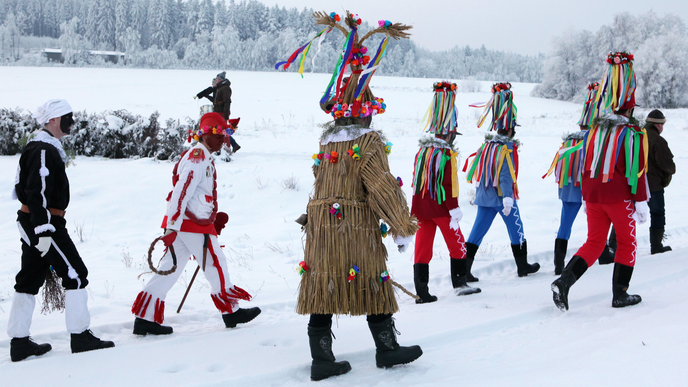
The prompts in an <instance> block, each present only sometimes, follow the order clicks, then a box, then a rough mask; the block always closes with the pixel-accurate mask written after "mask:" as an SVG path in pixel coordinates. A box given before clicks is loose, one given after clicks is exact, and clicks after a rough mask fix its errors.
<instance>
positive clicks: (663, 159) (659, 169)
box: [647, 125, 676, 192]
mask: <svg viewBox="0 0 688 387" xmlns="http://www.w3.org/2000/svg"><path fill="white" fill-rule="evenodd" d="M647 141H648V144H649V146H650V151H649V155H648V158H647V159H648V160H647V180H648V182H649V183H650V192H654V191H659V190H661V189H662V188H665V187H667V186H668V185H669V183H671V175H673V174H674V173H676V165H675V164H674V155H673V154H672V153H671V150H670V149H669V144H667V141H666V140H665V139H664V138H663V137H662V136H660V135H659V131H658V130H657V128H655V127H654V125H651V126H649V127H648V128H647Z"/></svg>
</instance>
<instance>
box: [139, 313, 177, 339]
mask: <svg viewBox="0 0 688 387" xmlns="http://www.w3.org/2000/svg"><path fill="white" fill-rule="evenodd" d="M171 333H172V327H168V326H164V325H160V324H158V323H156V322H153V321H148V320H144V319H142V318H138V317H137V318H136V320H134V334H135V335H141V336H145V335H147V334H151V335H169V334H171Z"/></svg>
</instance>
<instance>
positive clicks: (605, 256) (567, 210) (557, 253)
mask: <svg viewBox="0 0 688 387" xmlns="http://www.w3.org/2000/svg"><path fill="white" fill-rule="evenodd" d="M599 86H600V84H599V83H598V82H595V83H590V84H588V95H587V98H586V99H585V106H584V108H583V113H582V116H581V119H580V120H579V121H578V126H579V128H580V131H578V132H575V133H570V134H568V135H566V137H565V138H564V142H563V143H562V144H561V147H560V148H559V151H557V154H556V155H555V156H554V160H553V161H552V165H551V166H550V168H549V171H547V173H546V174H545V175H544V176H542V178H543V179H544V178H545V177H547V176H549V175H551V174H552V173H554V174H555V177H556V182H557V184H558V185H559V200H561V217H560V221H559V231H557V239H555V241H554V274H556V275H560V274H561V272H562V271H563V270H564V261H565V260H566V249H567V247H568V243H569V238H570V237H571V227H572V226H573V221H574V220H576V215H578V211H579V210H580V208H581V205H582V204H583V193H582V191H581V182H582V180H583V176H582V168H581V166H580V161H581V160H580V153H569V154H568V156H567V157H561V156H560V152H562V151H566V149H569V148H571V147H573V146H575V145H576V144H578V143H580V142H581V141H582V140H583V137H584V136H585V133H587V131H588V129H590V127H591V126H592V124H593V119H594V118H595V117H597V111H596V109H595V107H594V103H593V102H594V101H595V96H596V95H597V93H598V91H599ZM598 262H599V263H600V265H608V264H610V263H614V254H613V253H612V252H611V250H610V248H609V246H608V245H606V246H605V248H604V250H603V251H602V255H600V258H599V260H598Z"/></svg>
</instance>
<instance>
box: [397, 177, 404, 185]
mask: <svg viewBox="0 0 688 387" xmlns="http://www.w3.org/2000/svg"><path fill="white" fill-rule="evenodd" d="M397 181H398V182H399V187H403V186H404V182H403V181H401V177H399V176H397Z"/></svg>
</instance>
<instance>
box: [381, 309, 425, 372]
mask: <svg viewBox="0 0 688 387" xmlns="http://www.w3.org/2000/svg"><path fill="white" fill-rule="evenodd" d="M368 327H369V328H370V333H372V334H373V340H375V348H376V351H375V363H376V365H377V366H378V368H383V367H384V368H389V367H392V366H395V365H399V364H407V363H410V362H412V361H414V360H416V359H418V358H419V357H421V355H422V354H423V350H422V349H420V346H418V345H412V346H410V347H402V346H400V345H399V344H398V343H397V336H396V333H398V332H397V330H396V328H395V327H394V320H393V319H392V317H388V318H386V319H385V320H383V321H381V322H379V323H371V322H368Z"/></svg>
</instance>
